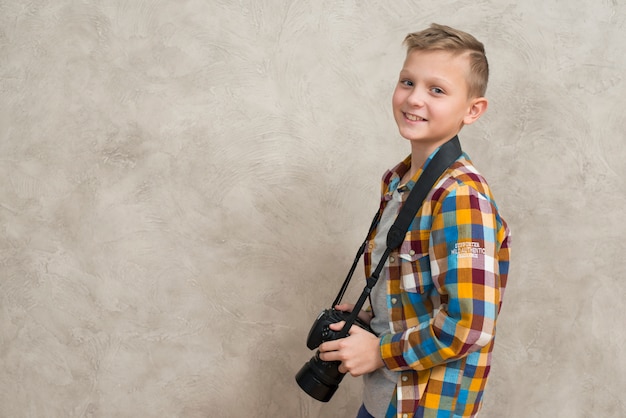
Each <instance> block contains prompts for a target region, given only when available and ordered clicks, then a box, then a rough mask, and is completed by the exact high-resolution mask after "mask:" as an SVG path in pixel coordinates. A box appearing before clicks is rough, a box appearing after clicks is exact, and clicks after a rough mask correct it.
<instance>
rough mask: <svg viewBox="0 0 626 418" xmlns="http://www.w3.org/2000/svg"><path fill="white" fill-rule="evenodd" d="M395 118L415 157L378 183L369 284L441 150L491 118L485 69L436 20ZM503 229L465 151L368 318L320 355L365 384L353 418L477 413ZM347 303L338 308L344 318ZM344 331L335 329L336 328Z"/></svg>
mask: <svg viewBox="0 0 626 418" xmlns="http://www.w3.org/2000/svg"><path fill="white" fill-rule="evenodd" d="M404 43H405V44H406V46H407V55H406V60H405V62H404V66H403V68H402V70H401V71H400V77H399V81H398V84H397V86H396V89H395V92H394V94H393V100H392V104H393V114H394V118H395V120H396V124H397V125H398V129H399V131H400V135H401V136H402V137H404V138H405V139H407V140H409V141H410V143H411V155H410V156H409V157H407V158H406V159H405V160H404V161H403V162H401V163H400V164H398V165H397V166H396V167H395V168H394V169H392V170H391V171H388V172H387V173H385V175H384V176H383V187H382V198H381V211H382V216H381V220H380V221H379V223H378V226H377V227H376V229H375V230H374V231H373V232H372V234H371V235H370V236H369V237H368V245H367V249H366V252H365V273H366V276H367V277H369V275H370V273H371V272H372V271H373V270H374V269H375V267H376V264H377V262H378V260H379V259H380V256H381V254H382V253H383V251H384V250H385V247H386V244H385V240H386V235H387V232H388V230H389V227H390V226H391V224H392V223H393V221H394V220H395V218H396V216H397V214H398V211H399V209H400V207H401V206H402V204H403V203H404V201H405V199H406V197H407V195H408V194H409V191H410V190H411V188H412V187H413V185H414V184H415V183H416V182H417V180H418V179H419V177H420V175H421V173H422V171H423V169H424V168H425V166H426V165H427V164H428V163H429V162H430V160H431V159H432V158H433V156H434V155H435V154H436V152H437V151H438V150H439V147H440V146H441V145H443V144H444V143H446V142H447V141H448V140H450V139H452V138H453V137H455V136H456V135H457V134H458V133H459V132H460V130H461V128H462V127H463V126H464V125H469V124H471V123H473V122H475V121H476V120H478V118H479V117H480V116H481V115H482V114H483V113H484V112H485V111H486V109H487V99H485V97H484V95H485V90H486V87H487V79H488V72H489V71H488V64H487V59H486V57H485V52H484V47H483V44H482V43H480V42H479V41H477V40H476V39H475V38H474V37H473V36H471V35H469V34H467V33H464V32H461V31H458V30H455V29H452V28H450V27H447V26H441V25H436V24H433V25H431V26H430V28H428V29H426V30H423V31H421V32H416V33H411V34H409V35H408V36H407V37H406V39H405V41H404ZM509 243H510V233H509V230H508V227H507V225H506V223H505V222H504V220H503V219H502V218H501V217H500V215H499V213H498V209H497V207H496V204H495V201H494V199H493V196H492V194H491V191H490V189H489V186H488V185H487V182H486V181H485V179H484V178H483V177H482V176H481V175H480V174H479V173H478V171H477V170H476V169H475V168H474V166H473V165H472V162H471V161H470V159H469V157H468V156H467V155H466V154H463V155H462V156H461V157H460V158H459V159H457V160H456V161H455V162H454V163H453V164H452V165H451V166H450V167H449V168H448V169H447V171H445V172H444V174H443V175H442V176H441V177H440V178H439V180H438V181H437V182H436V183H435V185H434V186H433V188H432V190H431V191H430V193H429V194H428V196H427V198H426V199H425V201H424V203H423V205H422V207H421V208H420V210H419V212H418V214H417V215H416V217H415V220H414V221H413V222H412V224H411V226H410V227H409V231H408V232H407V234H406V236H405V239H404V242H403V243H402V245H401V246H400V247H399V248H397V249H395V250H394V251H392V252H391V254H390V256H389V258H388V259H387V261H386V264H385V267H384V269H383V270H382V273H381V275H380V277H379V280H378V282H377V283H376V286H374V289H373V290H372V293H371V308H372V309H371V311H368V312H365V311H363V312H361V313H360V314H359V317H360V318H361V319H363V320H365V321H366V322H368V323H369V324H370V327H371V328H372V330H373V331H374V332H376V335H374V334H372V333H369V332H367V331H365V330H363V329H361V328H359V327H357V326H353V327H352V328H351V329H350V333H349V336H348V337H346V338H343V339H340V340H335V341H329V342H326V343H323V344H322V345H320V347H319V349H320V353H321V354H320V358H321V359H322V360H325V361H340V362H341V365H340V367H339V370H340V371H341V372H343V373H350V374H351V375H353V376H360V375H363V376H364V391H363V406H362V407H361V410H360V411H359V412H358V417H359V418H360V417H376V418H381V417H437V418H442V417H474V416H476V414H477V413H478V411H479V409H480V407H481V404H482V395H483V390H484V387H485V383H486V381H487V376H488V374H489V369H490V363H491V352H492V349H493V344H494V336H495V325H496V319H497V316H498V313H499V311H500V306H501V302H502V296H503V293H504V288H505V286H506V279H507V275H508V266H509V255H510V250H509ZM352 307H353V305H351V304H341V305H339V306H337V307H336V308H337V309H339V310H346V311H349V310H351V309H352ZM342 326H343V323H342V322H340V323H337V324H333V325H332V326H331V327H332V328H333V329H334V330H337V331H338V330H340V329H341V328H342Z"/></svg>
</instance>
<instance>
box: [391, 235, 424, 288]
mask: <svg viewBox="0 0 626 418" xmlns="http://www.w3.org/2000/svg"><path fill="white" fill-rule="evenodd" d="M426 248H427V246H424V245H422V243H421V242H419V241H417V242H416V241H408V242H407V241H405V242H404V243H402V245H401V246H400V248H399V253H398V257H399V259H400V281H401V283H402V289H403V290H404V291H406V292H410V293H426V292H428V291H430V289H432V287H433V280H432V275H431V272H430V256H429V255H428V252H427V250H425V249H426ZM425 251H426V252H425Z"/></svg>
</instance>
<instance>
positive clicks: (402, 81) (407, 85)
mask: <svg viewBox="0 0 626 418" xmlns="http://www.w3.org/2000/svg"><path fill="white" fill-rule="evenodd" d="M400 84H402V85H404V86H406V87H413V82H412V81H411V80H406V79H405V80H400Z"/></svg>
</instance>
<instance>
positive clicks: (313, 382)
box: [296, 355, 345, 402]
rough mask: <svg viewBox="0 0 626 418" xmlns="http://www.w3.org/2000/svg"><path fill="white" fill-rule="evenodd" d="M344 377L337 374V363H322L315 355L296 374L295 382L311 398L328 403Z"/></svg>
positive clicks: (341, 374)
mask: <svg viewBox="0 0 626 418" xmlns="http://www.w3.org/2000/svg"><path fill="white" fill-rule="evenodd" d="M344 376H345V374H343V373H341V372H339V362H337V361H322V360H320V358H319V357H318V355H315V356H314V357H313V358H311V360H309V361H308V362H307V363H305V364H304V366H302V368H301V369H300V371H299V372H298V374H296V382H298V385H299V386H300V387H301V388H302V390H304V391H305V392H306V393H307V394H308V395H309V396H311V397H312V398H314V399H317V400H318V401H322V402H328V401H329V400H330V398H332V397H333V395H334V394H335V391H336V390H337V388H338V387H339V383H341V380H342V379H343V377H344Z"/></svg>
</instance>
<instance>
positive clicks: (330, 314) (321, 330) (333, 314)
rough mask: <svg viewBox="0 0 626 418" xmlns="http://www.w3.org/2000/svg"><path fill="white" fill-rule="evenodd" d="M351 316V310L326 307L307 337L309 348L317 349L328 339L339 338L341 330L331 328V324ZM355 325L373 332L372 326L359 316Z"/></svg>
mask: <svg viewBox="0 0 626 418" xmlns="http://www.w3.org/2000/svg"><path fill="white" fill-rule="evenodd" d="M349 316H350V312H345V311H338V310H336V309H324V310H323V311H322V312H321V313H320V314H319V315H318V317H317V319H316V320H315V322H314V323H313V326H312V327H311V329H310V330H309V335H308V337H307V339H306V346H307V347H309V350H314V349H316V348H317V347H319V346H320V344H322V343H324V342H326V341H333V340H338V339H339V338H340V337H339V335H340V333H341V331H333V330H332V329H330V324H334V323H336V322H341V321H347V320H348V317H349ZM354 325H358V326H359V327H361V328H363V329H364V330H367V331H370V332H372V331H371V329H370V327H369V326H368V325H367V324H366V323H365V322H363V321H361V320H360V319H359V318H358V317H357V318H356V320H355V321H354Z"/></svg>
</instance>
